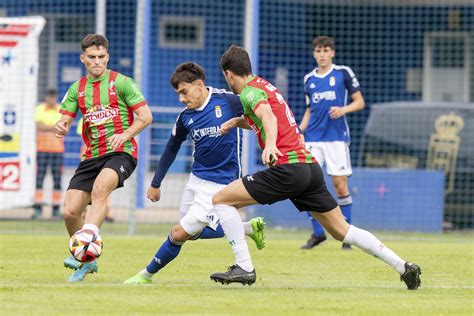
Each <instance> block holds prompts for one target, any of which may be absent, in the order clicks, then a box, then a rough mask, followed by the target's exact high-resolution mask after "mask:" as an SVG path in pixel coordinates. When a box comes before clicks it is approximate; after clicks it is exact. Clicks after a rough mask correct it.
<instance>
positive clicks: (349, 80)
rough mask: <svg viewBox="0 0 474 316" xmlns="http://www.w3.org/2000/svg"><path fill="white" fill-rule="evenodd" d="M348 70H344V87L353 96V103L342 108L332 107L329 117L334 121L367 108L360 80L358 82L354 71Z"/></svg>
mask: <svg viewBox="0 0 474 316" xmlns="http://www.w3.org/2000/svg"><path fill="white" fill-rule="evenodd" d="M346 68H347V69H346V70H343V74H344V86H345V88H346V89H347V91H348V93H349V94H350V95H351V99H352V102H351V103H349V104H348V105H346V106H342V107H339V106H333V107H331V108H330V109H329V116H330V117H331V118H332V119H337V118H339V117H341V116H343V115H346V114H348V113H352V112H358V111H360V110H362V109H363V108H364V107H365V101H364V97H363V96H362V92H360V84H359V80H357V78H356V76H355V74H354V72H353V71H352V69H350V68H349V67H346Z"/></svg>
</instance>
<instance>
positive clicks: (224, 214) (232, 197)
mask: <svg viewBox="0 0 474 316" xmlns="http://www.w3.org/2000/svg"><path fill="white" fill-rule="evenodd" d="M256 203H257V201H255V200H254V199H253V198H252V197H251V196H250V194H249V193H248V192H247V190H246V189H245V187H244V185H243V182H242V180H241V179H238V180H235V181H234V182H232V183H230V184H229V185H227V186H226V187H225V188H223V189H222V190H220V191H219V192H217V193H216V194H215V195H214V197H213V199H212V204H213V205H214V210H215V212H216V214H217V216H218V217H219V219H220V223H221V225H222V228H223V230H224V233H225V235H226V236H227V240H228V241H229V243H230V244H231V246H232V251H233V252H234V255H235V259H236V264H235V265H233V266H231V267H229V270H228V271H227V272H223V273H214V274H212V275H211V279H212V280H214V281H216V282H221V283H223V284H228V283H231V282H237V283H242V284H248V285H251V284H253V283H254V282H255V280H256V273H255V269H254V267H253V264H252V259H251V257H250V252H249V249H248V246H247V242H246V240H245V232H244V227H243V224H242V219H241V218H240V215H239V213H238V212H237V208H240V207H244V206H248V205H253V204H256Z"/></svg>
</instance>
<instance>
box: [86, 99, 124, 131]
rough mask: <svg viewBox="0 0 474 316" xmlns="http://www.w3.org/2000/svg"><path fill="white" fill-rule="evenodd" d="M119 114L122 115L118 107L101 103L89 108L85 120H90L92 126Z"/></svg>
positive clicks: (103, 122)
mask: <svg viewBox="0 0 474 316" xmlns="http://www.w3.org/2000/svg"><path fill="white" fill-rule="evenodd" d="M118 115H120V110H119V109H118V108H114V109H111V108H106V107H105V106H104V105H101V104H100V105H96V106H93V107H91V108H89V109H87V113H86V114H84V121H85V122H89V123H90V124H91V125H92V126H95V125H102V124H105V123H106V122H108V121H109V120H112V119H113V118H114V117H116V116H118Z"/></svg>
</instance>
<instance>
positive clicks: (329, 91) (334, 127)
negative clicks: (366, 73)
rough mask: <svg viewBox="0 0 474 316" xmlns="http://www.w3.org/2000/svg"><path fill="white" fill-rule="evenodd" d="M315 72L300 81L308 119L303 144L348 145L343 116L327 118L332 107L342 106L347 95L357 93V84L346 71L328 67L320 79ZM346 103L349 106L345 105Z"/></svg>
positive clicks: (348, 139) (344, 68)
mask: <svg viewBox="0 0 474 316" xmlns="http://www.w3.org/2000/svg"><path fill="white" fill-rule="evenodd" d="M317 71H318V68H315V69H314V70H313V71H311V72H310V73H308V74H307V75H306V76H305V77H304V90H305V94H306V106H307V107H309V108H310V111H311V116H310V119H309V124H308V127H307V128H306V130H305V141H307V142H330V141H344V142H349V141H350V134H349V126H348V124H347V120H346V117H345V116H341V117H340V118H337V119H331V118H330V117H329V110H330V108H331V107H332V106H340V107H343V106H346V105H347V103H348V100H350V101H351V100H352V99H351V95H352V94H354V93H355V92H357V91H360V85H359V81H358V80H357V78H356V76H355V74H354V72H353V71H352V69H351V68H350V67H347V66H342V65H332V67H331V69H330V70H329V71H328V72H327V73H326V74H323V75H320V74H318V73H317ZM349 103H350V102H349Z"/></svg>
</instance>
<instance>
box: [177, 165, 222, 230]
mask: <svg viewBox="0 0 474 316" xmlns="http://www.w3.org/2000/svg"><path fill="white" fill-rule="evenodd" d="M224 187H225V184H219V183H215V182H212V181H207V180H203V179H200V178H198V177H196V176H195V175H193V174H191V176H190V177H189V181H188V183H187V184H186V188H184V192H183V196H182V198H181V205H180V208H179V213H180V217H181V220H180V221H179V223H180V224H181V226H182V227H183V228H184V230H185V231H186V233H188V234H189V235H191V236H194V235H196V234H199V233H200V232H201V231H202V230H203V229H204V227H206V226H209V227H210V228H212V229H214V230H215V229H216V227H217V225H218V224H219V219H218V217H217V215H216V213H215V212H214V209H213V206H212V196H213V195H214V194H216V193H217V192H218V191H220V190H221V189H222V188H224Z"/></svg>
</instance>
